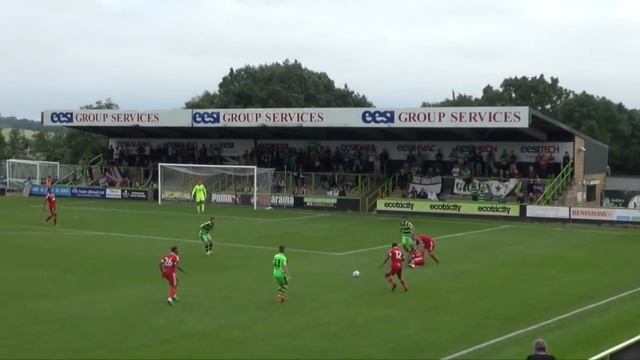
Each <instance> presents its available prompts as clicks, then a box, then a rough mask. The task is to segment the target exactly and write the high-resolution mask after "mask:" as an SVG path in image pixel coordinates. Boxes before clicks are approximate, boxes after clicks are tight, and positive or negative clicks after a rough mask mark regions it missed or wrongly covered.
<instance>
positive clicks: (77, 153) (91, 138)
mask: <svg viewBox="0 0 640 360" xmlns="http://www.w3.org/2000/svg"><path fill="white" fill-rule="evenodd" d="M80 109H84V110H118V109H120V106H118V104H116V103H114V102H113V100H111V98H107V99H106V100H104V101H102V100H98V101H96V102H95V103H94V104H89V105H84V106H81V107H80ZM51 142H52V144H54V145H53V146H52V147H53V148H55V149H64V151H61V152H59V153H56V154H55V156H56V157H57V158H59V159H60V161H63V162H67V163H72V164H76V163H78V162H79V161H80V160H88V159H91V158H93V157H94V156H96V155H99V154H102V153H104V151H105V149H106V148H107V146H108V139H107V137H106V136H104V135H98V134H92V133H88V132H83V131H79V130H76V129H68V130H67V131H65V133H64V134H63V135H62V136H59V135H58V134H55V135H54V137H53V139H52V140H51Z"/></svg>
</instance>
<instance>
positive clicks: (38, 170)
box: [6, 159, 60, 188]
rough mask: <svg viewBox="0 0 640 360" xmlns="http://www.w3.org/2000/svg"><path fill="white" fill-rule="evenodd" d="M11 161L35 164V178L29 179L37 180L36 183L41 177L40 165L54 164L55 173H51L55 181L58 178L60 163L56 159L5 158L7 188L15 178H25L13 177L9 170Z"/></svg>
mask: <svg viewBox="0 0 640 360" xmlns="http://www.w3.org/2000/svg"><path fill="white" fill-rule="evenodd" d="M12 163H18V164H20V163H22V164H29V165H35V166H36V179H31V180H32V181H33V180H36V181H37V182H38V184H39V183H40V180H41V177H42V175H44V174H40V165H41V164H42V165H55V166H56V173H55V174H53V175H55V177H56V181H57V180H59V179H60V163H59V162H57V161H39V160H24V159H7V160H6V167H7V170H6V171H7V188H9V187H10V186H11V185H10V184H11V182H12V181H17V180H26V179H18V178H15V179H14V178H13V174H12V171H11V164H12Z"/></svg>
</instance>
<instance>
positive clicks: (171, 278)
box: [162, 271, 178, 287]
mask: <svg viewBox="0 0 640 360" xmlns="http://www.w3.org/2000/svg"><path fill="white" fill-rule="evenodd" d="M162 277H163V278H165V279H167V281H168V282H169V286H171V287H176V286H178V277H177V276H176V273H175V271H165V272H163V273H162Z"/></svg>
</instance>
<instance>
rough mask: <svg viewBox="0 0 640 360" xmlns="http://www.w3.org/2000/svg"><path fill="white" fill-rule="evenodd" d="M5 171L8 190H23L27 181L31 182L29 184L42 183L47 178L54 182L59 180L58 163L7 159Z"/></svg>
mask: <svg viewBox="0 0 640 360" xmlns="http://www.w3.org/2000/svg"><path fill="white" fill-rule="evenodd" d="M6 171H7V187H8V188H9V189H24V186H25V184H26V182H27V180H31V184H40V183H44V179H45V178H46V177H47V176H51V177H52V178H53V180H54V181H56V180H58V179H60V163H59V162H55V161H35V160H20V159H9V160H7V162H6Z"/></svg>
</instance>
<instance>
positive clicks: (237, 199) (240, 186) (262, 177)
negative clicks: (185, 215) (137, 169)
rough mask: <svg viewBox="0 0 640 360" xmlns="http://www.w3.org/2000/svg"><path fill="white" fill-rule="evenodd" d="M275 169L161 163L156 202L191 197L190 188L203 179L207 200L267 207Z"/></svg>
mask: <svg viewBox="0 0 640 360" xmlns="http://www.w3.org/2000/svg"><path fill="white" fill-rule="evenodd" d="M274 171H275V170H274V169H265V168H259V167H256V166H234V165H193V164H162V163H160V164H158V204H165V203H177V202H188V201H193V197H192V195H191V191H192V189H193V187H194V186H195V185H196V184H197V183H198V182H199V181H202V184H204V186H205V187H206V189H207V202H208V203H214V204H231V205H252V206H253V208H254V209H257V208H266V207H269V206H270V205H271V190H272V182H273V173H274Z"/></svg>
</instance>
